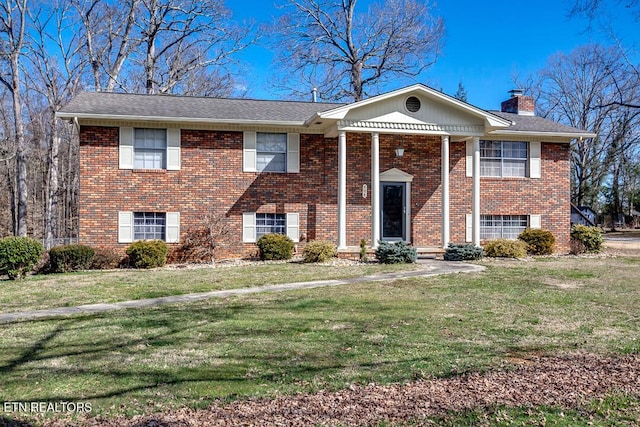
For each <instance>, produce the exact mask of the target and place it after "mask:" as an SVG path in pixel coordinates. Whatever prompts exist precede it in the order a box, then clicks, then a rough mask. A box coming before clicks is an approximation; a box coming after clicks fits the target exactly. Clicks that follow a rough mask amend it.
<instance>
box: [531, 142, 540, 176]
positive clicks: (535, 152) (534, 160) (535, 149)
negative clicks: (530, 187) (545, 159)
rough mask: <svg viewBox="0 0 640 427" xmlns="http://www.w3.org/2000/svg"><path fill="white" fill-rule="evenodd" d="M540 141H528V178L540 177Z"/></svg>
mask: <svg viewBox="0 0 640 427" xmlns="http://www.w3.org/2000/svg"><path fill="white" fill-rule="evenodd" d="M541 145H542V144H541V143H540V142H530V143H529V177H530V178H540V177H541V175H542V173H541V169H542V167H541V166H542V165H541V162H540V150H541Z"/></svg>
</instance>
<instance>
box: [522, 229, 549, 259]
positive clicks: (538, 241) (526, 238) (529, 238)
mask: <svg viewBox="0 0 640 427" xmlns="http://www.w3.org/2000/svg"><path fill="white" fill-rule="evenodd" d="M518 239H520V240H522V241H523V242H525V243H526V244H527V252H529V253H530V254H531V255H551V254H552V253H553V247H554V246H555V244H556V238H555V237H554V236H553V234H552V233H551V232H550V231H549V230H541V229H533V228H527V229H526V230H524V231H523V232H522V233H520V235H519V236H518Z"/></svg>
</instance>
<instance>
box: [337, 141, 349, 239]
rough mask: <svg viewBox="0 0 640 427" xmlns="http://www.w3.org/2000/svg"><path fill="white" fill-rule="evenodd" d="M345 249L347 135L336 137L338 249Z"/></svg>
mask: <svg viewBox="0 0 640 427" xmlns="http://www.w3.org/2000/svg"><path fill="white" fill-rule="evenodd" d="M346 247H347V133H346V132H345V131H341V132H340V134H339V135H338V249H344V248H346Z"/></svg>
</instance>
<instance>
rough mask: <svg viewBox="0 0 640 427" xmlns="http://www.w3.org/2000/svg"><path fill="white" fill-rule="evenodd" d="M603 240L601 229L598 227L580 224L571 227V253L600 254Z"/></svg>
mask: <svg viewBox="0 0 640 427" xmlns="http://www.w3.org/2000/svg"><path fill="white" fill-rule="evenodd" d="M603 243H604V239H603V237H602V229H601V228H599V227H589V226H586V225H581V224H574V225H572V226H571V252H572V253H574V254H580V253H585V252H586V253H598V252H602V245H603Z"/></svg>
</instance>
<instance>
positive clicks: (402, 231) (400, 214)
mask: <svg viewBox="0 0 640 427" xmlns="http://www.w3.org/2000/svg"><path fill="white" fill-rule="evenodd" d="M380 186H381V188H380V190H381V193H382V198H381V202H382V203H381V210H382V215H381V219H382V223H381V225H380V226H381V227H382V230H381V233H380V235H381V236H382V240H390V241H398V240H406V237H407V236H406V230H407V227H406V220H407V219H406V213H407V184H406V183H404V182H382V183H380Z"/></svg>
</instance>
